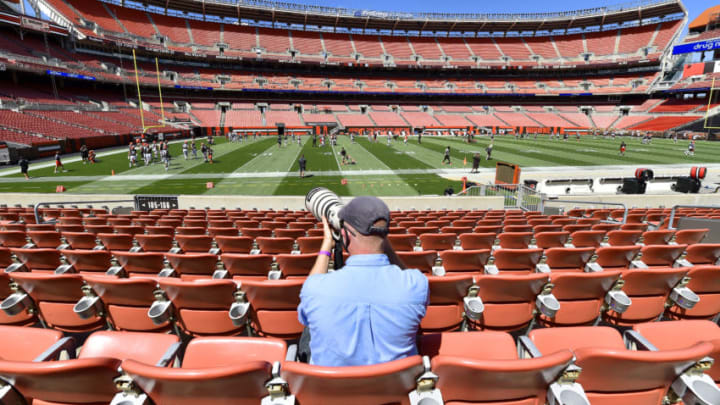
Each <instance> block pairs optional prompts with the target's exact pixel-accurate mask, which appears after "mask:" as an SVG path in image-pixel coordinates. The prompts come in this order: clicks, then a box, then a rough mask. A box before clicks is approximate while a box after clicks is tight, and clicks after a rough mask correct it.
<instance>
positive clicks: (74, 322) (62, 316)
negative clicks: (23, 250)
mask: <svg viewBox="0 0 720 405" xmlns="http://www.w3.org/2000/svg"><path fill="white" fill-rule="evenodd" d="M12 279H13V280H14V281H15V282H16V283H17V284H18V285H19V286H20V287H21V289H22V291H21V292H18V294H23V293H26V294H27V295H28V296H29V297H30V298H31V299H32V303H26V305H25V308H24V311H29V310H30V309H31V308H35V309H36V310H37V311H39V318H40V319H41V320H42V321H43V322H45V324H46V325H47V326H48V327H50V328H53V329H58V330H62V331H65V332H88V331H92V330H95V329H98V328H100V327H102V326H103V325H104V321H103V319H102V318H101V317H99V316H91V317H89V318H87V319H82V318H80V317H79V316H78V315H77V314H75V312H74V311H73V307H74V306H75V303H76V302H78V300H80V299H81V298H83V297H84V295H83V292H82V286H83V278H82V276H80V275H79V274H62V275H57V274H46V273H26V272H17V273H14V274H12ZM17 297H18V298H20V296H17ZM10 301H17V300H15V299H13V300H11V299H10V298H6V300H5V301H4V302H3V305H4V306H7V305H9V304H10ZM21 302H22V301H21ZM22 307H23V305H22V304H18V305H17V306H15V307H14V308H15V311H20V310H22V309H23V308H22Z"/></svg>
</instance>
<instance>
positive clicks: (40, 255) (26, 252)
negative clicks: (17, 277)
mask: <svg viewBox="0 0 720 405" xmlns="http://www.w3.org/2000/svg"><path fill="white" fill-rule="evenodd" d="M11 251H12V253H13V254H14V255H15V256H16V257H17V260H18V261H19V262H20V263H22V265H23V266H24V267H25V268H26V269H27V270H28V271H44V272H50V271H55V269H57V268H58V266H60V265H61V264H62V263H61V262H60V251H58V250H56V249H20V248H18V249H11ZM8 271H9V270H8Z"/></svg>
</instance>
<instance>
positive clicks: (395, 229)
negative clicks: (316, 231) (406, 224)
mask: <svg viewBox="0 0 720 405" xmlns="http://www.w3.org/2000/svg"><path fill="white" fill-rule="evenodd" d="M311 230H312V229H311ZM406 233H407V229H405V228H403V227H401V226H391V227H389V228H388V234H390V235H402V234H406Z"/></svg>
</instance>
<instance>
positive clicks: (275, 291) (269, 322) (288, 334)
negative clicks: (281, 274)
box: [242, 279, 305, 339]
mask: <svg viewBox="0 0 720 405" xmlns="http://www.w3.org/2000/svg"><path fill="white" fill-rule="evenodd" d="M304 281H305V280H303V279H290V280H258V281H256V280H245V281H243V283H242V291H244V292H245V293H246V295H247V300H248V302H249V303H250V309H251V311H250V314H249V317H248V320H249V324H250V326H251V327H252V328H253V330H254V331H255V333H257V334H258V335H260V336H270V337H276V338H281V339H297V338H299V337H300V334H301V333H302V330H303V326H302V324H301V323H300V321H298V313H297V307H298V305H299V304H300V289H301V288H302V285H303V283H304Z"/></svg>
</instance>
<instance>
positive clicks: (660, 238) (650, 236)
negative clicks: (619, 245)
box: [642, 229, 675, 245]
mask: <svg viewBox="0 0 720 405" xmlns="http://www.w3.org/2000/svg"><path fill="white" fill-rule="evenodd" d="M673 236H675V231H671V230H668V229H660V230H657V231H645V232H644V233H643V234H642V242H643V243H644V244H646V245H667V244H668V243H670V241H671V240H672V238H673Z"/></svg>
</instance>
